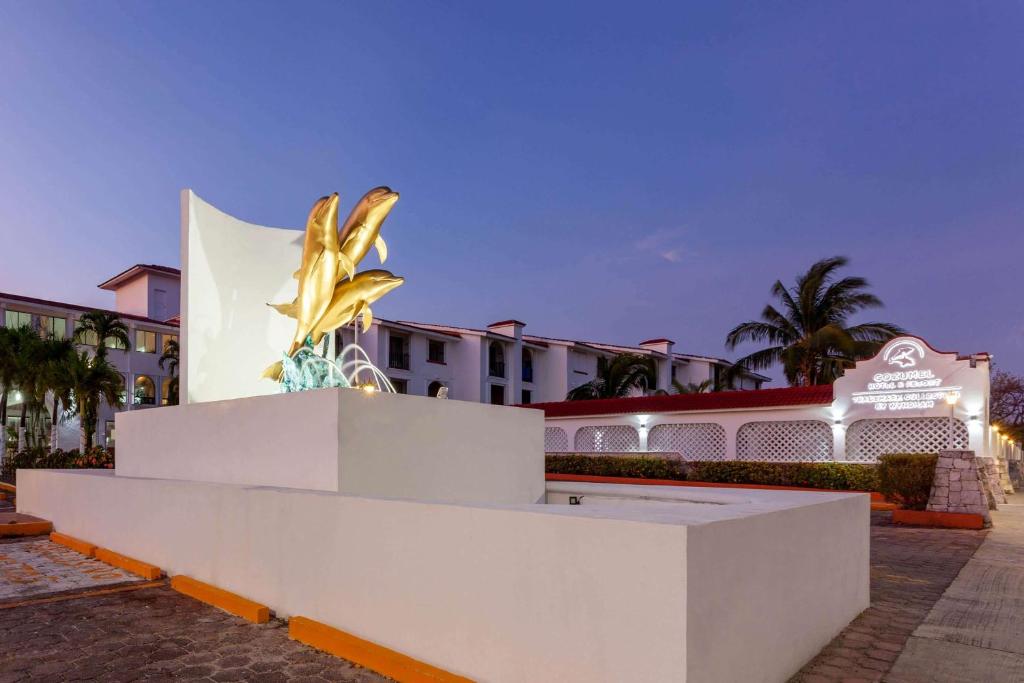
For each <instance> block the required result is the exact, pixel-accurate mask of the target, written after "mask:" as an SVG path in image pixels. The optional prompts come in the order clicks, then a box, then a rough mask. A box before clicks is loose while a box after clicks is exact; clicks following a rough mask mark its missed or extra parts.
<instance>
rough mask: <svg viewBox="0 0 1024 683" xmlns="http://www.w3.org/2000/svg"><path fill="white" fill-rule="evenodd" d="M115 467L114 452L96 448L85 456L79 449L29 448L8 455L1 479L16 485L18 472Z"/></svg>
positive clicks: (0, 475)
mask: <svg viewBox="0 0 1024 683" xmlns="http://www.w3.org/2000/svg"><path fill="white" fill-rule="evenodd" d="M113 467H114V451H113V450H108V449H105V448H100V447H99V446H94V447H93V448H90V449H89V450H87V451H86V452H85V453H84V454H83V453H79V452H78V449H75V450H71V451H62V450H60V449H58V450H55V451H48V450H47V449H45V448H29V449H26V450H24V451H20V452H18V453H14V454H11V455H8V456H7V457H6V458H5V459H4V466H3V470H2V471H0V479H2V480H3V481H6V482H8V483H12V484H13V483H15V481H14V478H15V474H16V472H17V471H18V470H19V469H21V470H33V469H53V470H80V469H112V468H113Z"/></svg>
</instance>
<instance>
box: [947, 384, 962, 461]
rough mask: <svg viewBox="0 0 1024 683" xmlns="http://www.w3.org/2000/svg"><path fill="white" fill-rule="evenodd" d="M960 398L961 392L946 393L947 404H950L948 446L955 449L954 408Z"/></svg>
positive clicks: (949, 448)
mask: <svg viewBox="0 0 1024 683" xmlns="http://www.w3.org/2000/svg"><path fill="white" fill-rule="evenodd" d="M959 400H960V394H959V393H958V392H956V391H951V392H949V393H948V394H946V405H948V406H949V438H948V440H947V442H946V448H947V449H948V450H953V409H954V408H955V407H956V402H957V401H959Z"/></svg>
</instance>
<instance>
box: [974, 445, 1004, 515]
mask: <svg viewBox="0 0 1024 683" xmlns="http://www.w3.org/2000/svg"><path fill="white" fill-rule="evenodd" d="M978 464H979V466H980V467H981V469H982V474H983V476H984V477H985V482H986V483H987V484H988V487H987V489H986V490H987V492H988V497H989V509H990V510H995V509H996V505H997V504H1001V503H1006V493H1004V492H1003V482H1002V478H1001V477H1000V476H999V463H998V462H996V459H995V458H978Z"/></svg>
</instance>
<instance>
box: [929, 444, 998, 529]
mask: <svg viewBox="0 0 1024 683" xmlns="http://www.w3.org/2000/svg"><path fill="white" fill-rule="evenodd" d="M979 460H980V459H979V458H976V457H975V456H974V451H941V452H940V453H939V461H938V463H937V464H936V466H935V481H934V482H933V483H932V491H931V496H930V497H929V499H928V510H931V511H934V512H966V513H973V514H977V515H981V516H982V517H984V519H985V523H986V525H987V524H991V522H992V518H991V516H990V515H989V512H988V511H989V494H988V489H989V485H988V481H987V478H986V477H985V474H984V463H981V462H979Z"/></svg>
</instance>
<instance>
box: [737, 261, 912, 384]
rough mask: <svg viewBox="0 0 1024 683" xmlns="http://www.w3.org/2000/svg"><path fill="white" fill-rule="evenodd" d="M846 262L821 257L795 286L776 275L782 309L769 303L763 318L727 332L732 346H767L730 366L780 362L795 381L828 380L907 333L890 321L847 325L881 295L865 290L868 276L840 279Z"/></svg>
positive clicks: (774, 288) (751, 366)
mask: <svg viewBox="0 0 1024 683" xmlns="http://www.w3.org/2000/svg"><path fill="white" fill-rule="evenodd" d="M846 264H847V259H846V258H845V257H842V256H835V257H832V258H827V259H823V260H821V261H818V262H817V263H815V264H814V265H813V266H811V267H810V269H809V270H808V271H807V272H806V273H804V274H803V275H800V276H799V277H798V278H797V280H796V286H794V287H793V288H792V289H786V287H785V285H783V284H782V282H781V281H776V282H775V284H774V285H772V289H771V293H772V296H774V297H775V298H776V299H778V300H779V302H781V304H782V311H779V309H777V308H776V307H775V306H773V305H771V304H768V305H767V306H765V308H764V310H763V311H761V319H760V320H751V321H748V322H745V323H741V324H740V325H737V326H736V327H734V328H733V329H732V331H731V332H729V334H728V336H726V338H725V344H726V346H727V347H728V348H730V349H734V348H736V347H737V346H738V345H739V344H741V343H743V342H755V343H764V342H767V343H768V344H769V346H768V347H767V348H763V349H761V350H759V351H755V352H753V353H751V354H749V355H747V356H744V357H743V358H740V359H739V360H737V361H736V364H735V365H733V366H732V368H730V370H731V371H732V372H734V373H735V372H742V370H743V369H749V370H763V369H766V368H770V367H771V366H773V365H775V364H776V363H781V364H782V368H783V371H784V372H785V375H786V380H787V381H788V382H789V384H790V385H791V386H810V385H813V384H829V383H831V382H833V381H835V379H836V378H837V377H839V376H841V375H842V373H843V370H844V369H846V368H849V367H852V366H853V364H854V362H856V361H857V360H860V359H863V358H867V357H870V356H872V355H874V354H875V353H877V352H878V350H879V348H881V346H882V344H884V343H885V342H886V341H887V340H889V339H892V338H893V337H895V336H897V335H900V334H903V333H904V331H903V329H902V328H900V327H898V326H896V325H893V324H890V323H882V322H870V323H861V324H859V325H849V323H848V319H849V318H850V317H851V316H852V315H854V314H855V313H858V312H860V311H862V310H864V309H868V308H878V307H881V306H882V301H881V300H880V299H879V298H878V297H877V296H875V295H874V294H871V293H869V292H867V291H866V290H867V287H868V282H867V280H865V279H864V278H862V277H844V278H841V279H836V271H837V270H838V269H840V268H842V267H843V266H845V265H846Z"/></svg>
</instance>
